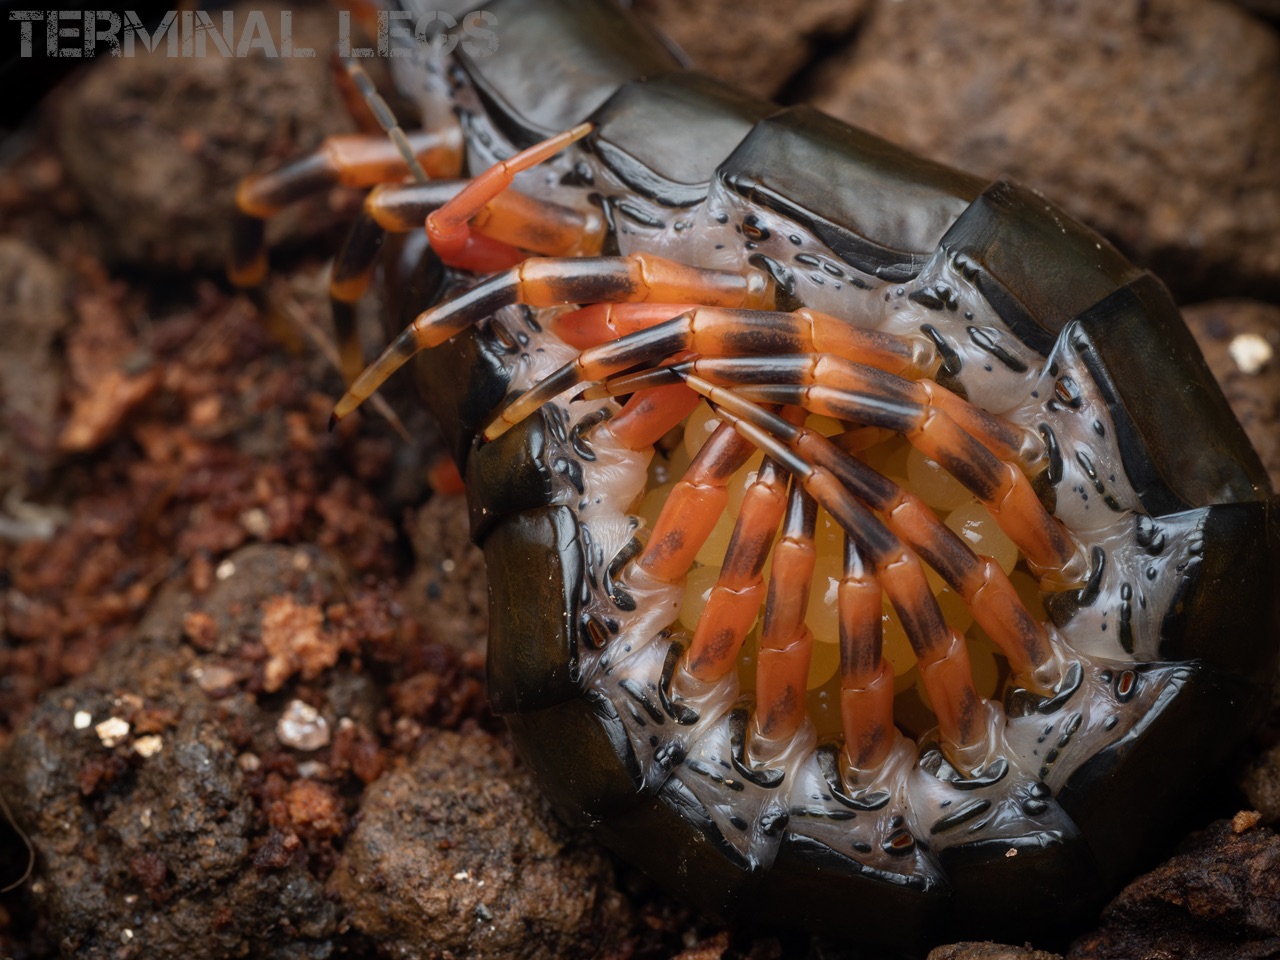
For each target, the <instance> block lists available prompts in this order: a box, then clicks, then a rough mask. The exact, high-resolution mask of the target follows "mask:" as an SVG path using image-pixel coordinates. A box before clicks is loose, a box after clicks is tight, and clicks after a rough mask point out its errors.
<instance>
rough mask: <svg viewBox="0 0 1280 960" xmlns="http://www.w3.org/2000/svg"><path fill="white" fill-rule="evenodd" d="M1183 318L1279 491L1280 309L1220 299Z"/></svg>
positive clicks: (1185, 312)
mask: <svg viewBox="0 0 1280 960" xmlns="http://www.w3.org/2000/svg"><path fill="white" fill-rule="evenodd" d="M1183 316H1184V317H1185V318H1186V321H1187V326H1188V327H1190V328H1191V332H1192V334H1194V335H1195V338H1196V342H1197V343H1198V344H1200V349H1201V350H1202V351H1203V352H1204V357H1205V360H1207V361H1208V362H1209V366H1210V367H1211V368H1212V369H1213V374H1214V376H1215V377H1216V378H1217V380H1218V383H1219V384H1220V385H1221V386H1222V390H1223V393H1225V394H1226V395H1227V399H1228V400H1229V401H1231V408H1232V409H1233V410H1234V411H1235V414H1236V417H1238V418H1239V420H1240V423H1241V424H1242V425H1243V426H1244V429H1245V432H1246V433H1247V434H1249V439H1250V440H1252V441H1253V446H1254V449H1256V450H1257V451H1258V454H1259V456H1261V457H1262V462H1263V464H1264V465H1265V466H1266V468H1267V472H1268V473H1269V474H1270V475H1271V485H1272V486H1273V487H1274V488H1276V489H1278V490H1280V307H1277V306H1274V305H1272V304H1266V303H1258V302H1256V301H1252V300H1219V301H1214V302H1212V303H1201V304H1196V305H1195V306H1191V307H1187V308H1186V309H1185V310H1183Z"/></svg>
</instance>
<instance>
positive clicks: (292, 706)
mask: <svg viewBox="0 0 1280 960" xmlns="http://www.w3.org/2000/svg"><path fill="white" fill-rule="evenodd" d="M276 737H277V738H278V739H279V741H280V742H281V743H283V744H284V745H285V746H286V747H292V748H293V749H295V750H319V749H320V748H321V747H323V746H325V745H326V744H328V742H329V724H328V723H326V722H325V719H324V717H322V716H320V714H319V713H317V712H316V708H315V707H313V706H311V705H310V704H308V703H303V702H302V701H301V700H291V701H289V705H288V706H287V707H285V708H284V714H283V715H282V716H281V717H280V722H279V723H277V724H276Z"/></svg>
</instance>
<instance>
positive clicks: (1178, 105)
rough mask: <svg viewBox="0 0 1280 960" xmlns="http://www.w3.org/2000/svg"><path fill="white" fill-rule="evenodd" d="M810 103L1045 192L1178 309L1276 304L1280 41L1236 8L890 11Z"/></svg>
mask: <svg viewBox="0 0 1280 960" xmlns="http://www.w3.org/2000/svg"><path fill="white" fill-rule="evenodd" d="M975 13H976V14H977V15H975ZM814 92H815V94H816V102H817V105H818V106H820V107H822V108H823V109H826V110H828V111H830V112H832V113H834V114H836V115H837V116H839V117H842V118H843V119H845V120H848V121H849V122H851V123H854V124H857V125H859V126H862V127H865V128H867V129H870V130H872V131H874V132H876V133H879V134H881V135H882V136H885V137H887V138H889V139H890V140H893V141H895V142H897V143H901V144H903V145H905V146H907V147H910V148H911V149H914V150H916V151H918V152H920V153H923V154H925V155H927V156H930V157H933V158H936V159H939V160H942V161H944V162H946V163H950V164H953V165H955V166H958V167H960V168H962V169H966V170H970V171H972V172H974V173H977V174H980V175H983V176H987V177H992V178H995V177H998V176H1004V175H1008V176H1012V177H1014V178H1015V179H1017V180H1020V181H1022V182H1023V183H1026V184H1029V185H1030V186H1032V187H1035V188H1037V189H1040V190H1043V191H1044V193H1045V194H1046V195H1047V196H1049V197H1050V198H1051V199H1053V200H1055V201H1056V202H1058V203H1061V204H1062V205H1063V206H1065V207H1066V209H1067V210H1068V212H1070V213H1072V214H1073V215H1075V216H1077V217H1079V218H1080V219H1082V220H1084V221H1086V222H1088V223H1090V224H1092V225H1093V226H1095V227H1097V228H1099V229H1101V230H1102V231H1103V232H1104V233H1106V234H1107V235H1108V236H1110V237H1112V238H1113V239H1115V240H1117V241H1118V242H1119V243H1120V245H1121V247H1122V248H1123V249H1125V250H1127V251H1128V252H1130V253H1131V254H1133V255H1135V256H1136V257H1137V259H1139V260H1140V261H1141V262H1143V263H1146V264H1152V265H1154V266H1155V267H1156V269H1157V270H1158V271H1159V272H1160V273H1161V274H1162V275H1163V276H1165V277H1166V278H1168V279H1169V280H1170V281H1171V282H1172V284H1173V286H1174V287H1175V292H1177V293H1179V294H1182V295H1184V296H1185V295H1186V294H1187V292H1188V291H1193V290H1194V291H1199V292H1200V295H1201V296H1205V295H1212V292H1213V291H1218V292H1219V294H1220V293H1221V292H1222V291H1226V290H1231V289H1233V288H1235V287H1236V285H1239V284H1248V285H1250V286H1252V287H1255V288H1258V289H1265V290H1270V291H1275V290H1276V289H1278V288H1280V244H1277V243H1276V242H1275V237H1276V235H1277V232H1278V231H1280V126H1277V125H1276V124H1275V123H1274V122H1273V120H1274V116H1275V107H1276V104H1277V103H1280V41H1278V40H1277V38H1276V36H1275V34H1274V32H1273V31H1271V30H1270V29H1268V28H1267V27H1266V26H1265V25H1264V24H1263V23H1261V22H1260V21H1258V20H1256V19H1254V18H1253V17H1251V16H1249V15H1248V14H1246V13H1244V12H1243V11H1242V10H1240V9H1239V8H1238V7H1236V6H1234V5H1232V4H1228V3H1223V2H1218V0H1120V2H1115V0H1082V2H1079V3H1055V4H1045V3H1036V2H1032V0H994V2H991V3H985V4H983V5H982V7H981V10H980V12H978V11H976V10H975V9H974V8H973V7H971V6H969V5H967V4H956V3H950V2H948V0H920V2H913V3H880V4H877V5H876V7H875V9H874V12H873V13H872V15H871V16H870V17H869V18H868V21H867V23H866V25H865V27H864V29H863V30H862V31H861V32H860V33H859V35H858V40H857V44H856V47H855V49H854V52H853V55H852V56H851V57H848V58H842V59H840V60H839V61H832V62H831V65H830V66H829V67H828V68H827V69H826V70H824V71H822V73H821V76H820V77H819V78H817V79H816V81H815V85H814Z"/></svg>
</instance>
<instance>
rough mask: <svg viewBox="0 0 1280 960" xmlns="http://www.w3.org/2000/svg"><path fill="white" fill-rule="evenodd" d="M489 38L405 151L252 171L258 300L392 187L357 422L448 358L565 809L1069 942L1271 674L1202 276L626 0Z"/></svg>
mask: <svg viewBox="0 0 1280 960" xmlns="http://www.w3.org/2000/svg"><path fill="white" fill-rule="evenodd" d="M433 16H435V15H433ZM456 22H457V23H461V24H463V25H464V26H465V27H468V28H469V29H468V30H463V31H462V32H460V33H459V34H457V35H454V36H453V37H452V40H453V41H454V42H453V43H452V44H451V45H450V47H449V50H448V51H447V53H446V52H445V51H443V50H442V49H441V48H440V46H439V45H436V46H435V47H427V46H424V45H422V44H415V43H414V42H413V39H412V36H411V35H410V34H409V33H407V32H405V36H404V37H402V38H401V40H400V43H401V47H400V48H399V52H401V53H403V54H404V56H402V57H392V58H390V59H389V60H388V62H389V64H390V65H391V68H392V72H393V75H394V82H395V84H396V86H397V88H398V91H399V93H400V95H401V96H402V97H406V98H408V99H410V100H413V101H414V102H415V103H416V104H417V105H418V106H419V108H420V111H421V115H422V118H423V126H422V129H421V130H412V131H410V132H408V133H406V132H404V131H403V130H402V129H401V127H400V126H399V124H398V122H397V121H396V120H395V118H394V117H392V116H391V115H390V112H389V111H387V110H386V109H385V106H383V107H381V108H375V112H378V110H381V112H382V113H383V114H385V116H384V117H383V120H382V122H383V126H384V128H385V129H386V130H387V131H389V132H390V135H387V134H386V133H382V132H371V133H369V134H362V135H353V136H349V137H340V138H333V139H331V140H330V141H327V142H326V144H325V145H324V146H323V147H322V148H321V149H320V150H319V151H317V152H316V153H315V154H312V155H309V156H307V157H304V158H301V159H299V160H297V161H294V162H291V163H287V164H285V165H283V166H281V167H279V168H278V169H275V170H271V171H268V172H265V173H262V174H258V175H255V176H253V177H250V178H249V179H247V180H246V181H244V183H243V184H242V185H241V188H240V190H239V193H238V197H237V213H236V217H237V220H236V224H237V226H236V244H235V250H234V252H233V256H232V265H231V276H232V278H233V280H234V281H235V282H236V283H238V284H240V285H242V286H252V285H254V284H257V283H260V282H261V280H262V278H263V276H264V274H265V272H266V270H267V263H266V252H265V247H264V243H263V233H264V223H265V221H266V220H268V219H269V218H270V217H271V216H273V215H275V214H276V213H277V212H278V211H279V210H280V209H282V208H283V207H284V206H285V205H287V204H288V203H290V202H292V201H294V200H295V199H297V198H299V197H300V196H302V195H303V194H305V193H308V192H311V191H314V190H316V189H319V188H322V187H326V186H328V185H331V184H334V183H343V184H347V185H350V186H358V187H362V188H369V192H368V194H367V197H366V200H365V202H364V205H363V209H362V211H361V213H360V214H359V216H358V217H357V219H356V221H355V222H354V223H353V225H352V227H351V230H350V232H349V235H348V238H347V241H346V243H345V245H344V246H343V248H342V250H341V252H340V253H339V254H338V256H337V258H336V260H335V264H334V267H333V273H332V280H331V286H330V293H331V297H332V302H333V308H334V318H335V328H336V330H337V332H338V339H339V344H340V347H341V353H342V367H343V371H344V374H345V376H346V379H347V381H348V392H347V393H346V395H345V396H343V397H342V398H341V400H339V401H338V403H337V406H336V408H335V418H336V419H341V418H343V417H346V416H348V415H350V414H351V413H352V412H353V411H354V410H355V409H356V408H357V407H358V406H359V405H360V403H361V402H362V401H364V400H365V399H367V398H368V397H370V396H371V395H372V394H373V393H374V391H375V390H376V389H377V388H378V386H379V385H380V384H382V383H383V381H384V380H386V378H387V377H388V376H390V375H391V374H392V373H393V372H394V371H395V370H397V369H399V368H400V367H402V366H404V365H406V364H410V365H411V366H412V369H413V370H414V376H415V378H416V380H417V382H418V383H419V385H420V387H421V393H422V396H423V397H424V398H425V402H426V403H427V405H428V406H429V407H430V408H431V410H432V411H433V412H434V413H435V415H436V417H437V418H438V419H439V421H440V423H441V425H442V429H443V432H444V435H445V438H446V443H447V446H448V448H449V450H450V451H451V453H452V455H453V457H454V458H455V460H456V462H457V466H458V468H459V471H460V473H461V475H462V477H463V478H464V480H465V489H466V495H467V499H468V506H469V510H470V517H471V531H472V535H473V537H474V539H475V541H476V543H477V544H479V545H480V546H481V547H482V549H483V551H484V555H485V560H486V565H487V569H488V576H489V590H490V609H491V627H490V636H489V648H488V674H489V697H490V701H491V705H492V708H493V710H494V712H495V713H497V714H498V715H500V716H502V717H504V718H505V720H506V722H507V724H508V726H509V728H510V731H511V735H512V737H513V739H514V742H515V744H516V746H517V748H518V750H519V752H520V753H521V755H522V756H523V757H524V759H525V760H526V762H527V763H528V765H529V767H530V768H531V769H532V770H533V772H534V774H535V776H536V778H537V780H538V782H539V783H540V785H541V787H542V789H543V790H544V792H545V794H546V796H547V797H548V798H549V799H550V801H551V803H552V805H553V806H554V808H555V809H556V811H557V813H558V814H559V815H560V816H561V817H562V818H563V819H565V820H566V821H567V822H568V823H570V824H572V825H575V826H577V827H580V828H581V829H583V830H589V831H591V832H592V833H593V834H595V835H596V836H597V837H599V838H600V839H601V840H602V841H603V842H604V843H605V844H606V845H608V846H610V847H611V848H612V849H614V850H615V851H616V852H617V853H619V854H620V855H621V856H622V857H624V858H625V859H627V860H630V861H632V862H633V863H635V864H637V865H639V866H640V867H642V868H643V869H644V870H645V871H646V872H648V873H649V874H651V875H652V876H653V877H655V878H656V879H658V880H659V881H661V882H662V883H664V884H665V885H667V886H668V887H669V888H670V889H671V890H672V891H674V893H675V894H676V895H678V896H680V897H682V898H684V899H686V900H687V901H688V902H690V903H692V904H694V905H696V906H697V907H698V908H700V909H702V910H705V911H707V912H709V913H712V914H717V915H722V916H728V917H746V918H750V919H752V920H754V921H758V922H764V923H769V924H779V925H784V926H788V927H793V928H799V929H803V930H809V931H816V932H820V933H824V934H831V935H836V936H841V937H846V938H852V937H856V938H860V939H863V940H865V941H868V942H874V943H881V944H888V945H894V946H904V945H905V946H910V945H919V944H922V943H927V942H931V941H936V940H938V939H940V938H942V937H958V936H975V935H981V936H994V937H998V938H1005V939H1008V938H1013V937H1027V936H1037V935H1040V934H1042V933H1044V932H1045V931H1047V930H1062V929H1065V928H1068V927H1069V926H1070V925H1071V924H1073V923H1078V922H1079V921H1080V920H1081V918H1082V917H1085V916H1087V915H1088V914H1089V912H1090V911H1092V910H1095V909H1096V907H1097V906H1098V903H1099V899H1100V898H1101V897H1103V896H1105V894H1106V893H1107V892H1109V891H1111V890H1113V889H1115V888H1116V887H1117V886H1118V885H1119V884H1121V883H1122V882H1123V881H1124V880H1126V879H1128V878H1129V877H1131V876H1132V875H1133V874H1134V872H1135V871H1136V870H1137V869H1138V868H1139V867H1140V866H1141V865H1142V864H1143V863H1145V862H1146V860H1147V858H1148V857H1150V856H1151V855H1152V853H1153V851H1156V850H1158V849H1159V848H1160V847H1161V846H1162V844H1165V843H1167V839H1168V835H1169V831H1170V830H1171V829H1172V827H1173V825H1174V824H1176V823H1177V822H1179V818H1181V817H1182V816H1184V815H1185V813H1186V812H1187V810H1188V808H1189V805H1190V804H1191V803H1192V802H1193V801H1194V799H1195V797H1196V795H1197V793H1198V791H1199V790H1200V789H1201V788H1202V787H1203V785H1204V784H1205V783H1206V782H1207V781H1208V780H1209V779H1210V778H1211V776H1212V775H1213V774H1214V773H1215V772H1216V771H1218V770H1220V769H1221V768H1222V767H1223V766H1224V765H1225V764H1227V763H1228V762H1229V761H1230V758H1231V756H1232V754H1233V751H1234V750H1235V749H1236V748H1238V747H1239V745H1240V744H1241V742H1242V740H1243V739H1244V738H1246V737H1247V735H1248V733H1249V731H1250V730H1251V729H1252V727H1253V726H1254V725H1255V724H1256V723H1257V722H1258V721H1259V719H1260V717H1261V715H1262V712H1263V711H1264V709H1265V705H1266V702H1267V695H1268V687H1269V683H1270V680H1271V677H1272V676H1273V674H1274V672H1275V669H1276V665H1277V654H1278V651H1277V641H1276V638H1277V637H1280V631H1277V629H1276V625H1277V611H1276V608H1275V604H1274V602H1273V600H1272V597H1273V596H1275V595H1276V586H1277V581H1278V579H1280V563H1278V559H1277V558H1278V557H1280V550H1278V548H1277V544H1278V543H1280V522H1278V521H1277V501H1276V497H1275V495H1274V494H1273V492H1272V490H1271V488H1270V486H1269V482H1268V480H1267V476H1266V473H1265V471H1264V469H1263V467H1262V465H1261V463H1260V461H1259V458H1258V456H1257V455H1256V453H1255V452H1254V451H1253V449H1252V447H1251V446H1250V444H1249V441H1248V440H1247V438H1246V436H1245V434H1244V432H1243V431H1242V429H1241V428H1240V426H1239V425H1238V423H1237V422H1236V420H1235V418H1234V417H1233V415H1232V413H1231V411H1230V409H1229V407H1228V405H1227V403H1226V401H1225V400H1224V398H1223V396H1222V393H1221V392H1220V390H1219V388H1218V387H1217V385H1216V384H1215V382H1214V380H1213V377H1212V376H1211V374H1210V372H1209V370H1208V368H1207V367H1206V365H1205V363H1204V361H1203V359H1202V357H1201V356H1200V354H1199V352H1198V350H1197V348H1196V346H1195V344H1194V342H1193V340H1192V338H1191V336H1190V334H1189V333H1188V331H1187V329H1186V328H1185V326H1184V325H1183V323H1182V320H1181V317H1180V315H1179V312H1178V309H1177V307H1176V305H1175V304H1174V302H1173V300H1172V299H1171V297H1170V295H1169V294H1168V292H1167V291H1166V290H1165V288H1164V287H1163V285H1162V284H1161V283H1160V281H1159V280H1158V279H1157V278H1156V277H1154V276H1153V275H1152V274H1150V273H1149V272H1146V271H1144V270H1142V269H1140V268H1138V267H1136V266H1135V265H1133V264H1132V263H1130V262H1129V261H1128V260H1127V259H1125V257H1123V256H1122V255H1121V254H1120V253H1119V252H1118V251H1117V250H1116V249H1115V248H1114V247H1113V246H1112V245H1111V244H1110V243H1109V242H1108V241H1107V240H1105V239H1103V238H1102V237H1100V236H1099V235H1097V234H1095V233H1094V232H1092V231H1091V230H1089V229H1088V228H1086V227H1084V226H1082V225H1081V224H1080V223H1078V222H1076V221H1075V220H1073V219H1072V218H1071V217H1069V216H1068V215H1066V214H1065V213H1064V212H1062V210H1060V209H1059V208H1058V207H1057V206H1055V205H1054V204H1053V203H1052V202H1051V201H1050V200H1048V199H1046V198H1044V197H1043V196H1041V195H1040V194H1038V193H1036V192H1034V191H1032V190H1030V189H1028V188H1026V187H1023V186H1021V185H1019V184H1017V183H1014V182H1011V181H1008V180H1000V181H997V182H995V183H987V182H985V181H983V180H981V179H978V178H976V177H973V176H970V175H968V174H965V173H961V172H959V171H956V170H953V169H950V168H948V167H945V166H943V165H941V164H938V163H935V162H933V161H930V160H927V159H924V158H921V157H917V156H914V155H912V154H910V153H908V152H907V151H905V150H903V149H900V148H899V147H896V146H894V145H893V144H891V143H889V142H887V141H885V140H882V139H880V138H878V137H876V136H873V135H871V134H869V133H866V132H863V131H861V130H858V129H856V128H854V127H851V126H848V125H846V124H844V123H841V122H838V121H836V120H834V119H832V118H830V117H828V116H826V115H824V114H822V113H820V112H818V111H816V110H814V109H812V108H809V107H805V106H798V107H787V108H782V107H778V106H776V105H774V104H772V103H769V102H767V101H764V100H761V99H758V98H756V97H754V96H749V95H747V94H744V93H741V92H739V91H737V90H735V89H733V88H731V87H729V86H727V85H725V84H723V83H720V82H718V81H716V80H713V79H711V78H709V77H707V76H704V75H702V74H699V73H697V72H693V71H691V70H689V69H687V68H686V64H685V61H684V60H683V58H682V56H681V55H680V54H679V52H678V51H677V50H675V48H674V47H673V46H672V45H671V44H670V43H668V42H666V41H665V40H663V39H662V38H660V37H658V36H657V35H655V34H654V33H652V32H651V31H650V30H648V29H647V28H646V27H644V26H642V25H641V24H640V23H639V22H638V21H637V20H635V19H634V18H633V16H632V15H631V14H630V13H629V12H628V11H625V10H623V9H620V8H618V7H615V6H613V5H611V4H609V3H607V2H595V0H593V2H587V0H555V2H540V3H537V4H533V3H521V2H518V0H492V2H489V3H487V4H486V5H485V7H484V9H483V10H481V11H475V12H473V13H472V14H470V15H468V17H467V18H461V17H460V18H459V19H458V20H457V21H456ZM460 37H461V42H458V40H459V38H460ZM393 39H394V38H393ZM357 82H358V83H359V82H363V83H364V84H365V85H366V86H367V85H368V81H367V79H363V80H361V77H360V76H358V75H357ZM361 89H363V88H361ZM369 102H370V103H372V104H375V105H376V104H380V103H381V101H380V100H378V99H377V98H376V97H370V98H369ZM379 276H380V277H381V282H382V287H383V298H384V302H385V304H386V313H387V317H388V322H389V324H390V325H391V326H392V327H393V328H394V329H395V330H397V331H398V333H396V334H395V336H394V338H393V339H392V340H391V342H390V346H388V347H387V349H386V351H385V352H384V353H383V354H382V355H381V356H380V357H379V358H378V359H376V360H375V361H374V362H373V363H372V365H370V366H368V367H367V368H366V367H365V366H364V358H363V357H362V356H361V354H360V349H359V345H358V340H357V338H356V336H355V333H354V325H353V324H354V319H353V318H354V311H355V304H356V303H357V302H358V301H359V299H360V298H361V297H362V296H363V295H364V294H365V293H366V291H367V290H368V289H369V287H370V285H371V284H372V283H373V282H374V279H375V277H379Z"/></svg>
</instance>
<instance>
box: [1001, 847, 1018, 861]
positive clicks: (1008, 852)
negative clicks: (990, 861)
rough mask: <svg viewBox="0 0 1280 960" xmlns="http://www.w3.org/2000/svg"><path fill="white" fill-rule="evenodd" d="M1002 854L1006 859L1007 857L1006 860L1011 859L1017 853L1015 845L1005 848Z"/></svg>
mask: <svg viewBox="0 0 1280 960" xmlns="http://www.w3.org/2000/svg"><path fill="white" fill-rule="evenodd" d="M1004 855H1005V858H1006V859H1008V860H1012V859H1013V858H1014V857H1016V856H1017V855H1018V848H1017V847H1010V848H1009V849H1008V850H1006V851H1005V852H1004Z"/></svg>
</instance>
